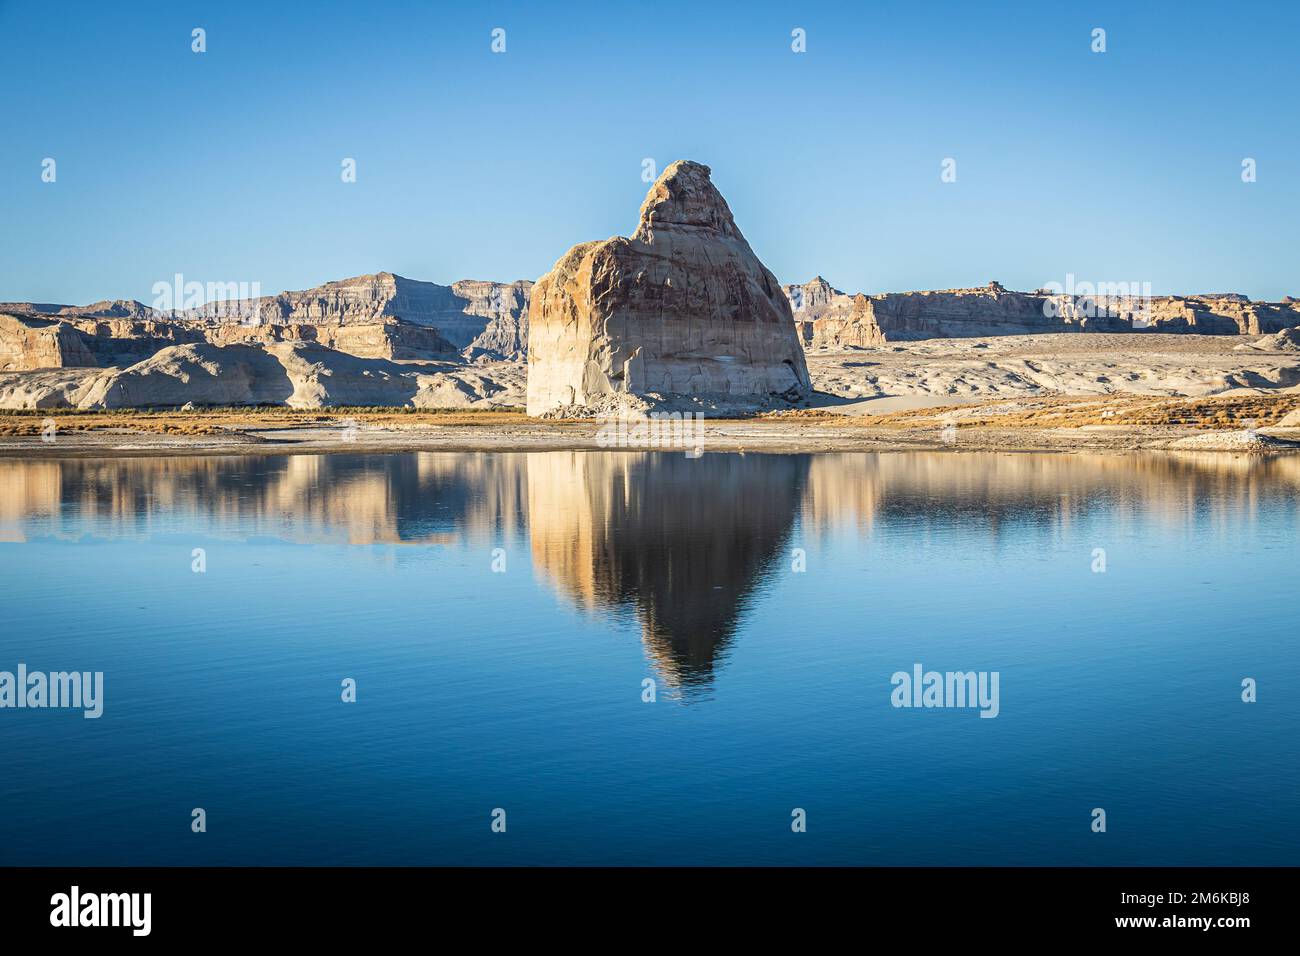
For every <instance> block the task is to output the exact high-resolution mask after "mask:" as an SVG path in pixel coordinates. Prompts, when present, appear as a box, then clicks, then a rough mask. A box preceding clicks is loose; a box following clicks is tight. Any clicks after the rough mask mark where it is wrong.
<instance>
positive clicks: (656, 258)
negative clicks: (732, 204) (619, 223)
mask: <svg viewBox="0 0 1300 956" xmlns="http://www.w3.org/2000/svg"><path fill="white" fill-rule="evenodd" d="M709 174H710V171H709V168H708V167H707V166H702V165H700V164H699V163H693V162H686V161H679V162H676V163H673V164H672V165H671V166H669V167H668V168H667V169H666V170H664V172H663V174H662V175H661V176H660V177H659V179H658V181H656V182H655V184H654V185H653V186H652V187H651V188H650V192H649V194H648V195H647V196H646V199H645V202H644V203H643V204H642V206H641V219H640V223H639V225H638V226H637V229H636V231H635V232H634V233H633V234H632V236H631V238H623V237H621V236H619V237H615V238H613V239H607V240H604V241H599V242H588V243H583V244H581V245H578V246H574V247H573V248H572V249H570V250H569V251H568V252H567V253H565V255H564V256H563V257H562V258H561V259H560V260H559V261H558V262H557V263H556V264H555V267H554V268H553V269H552V270H551V271H550V272H549V273H547V274H546V275H544V276H543V277H542V278H541V279H539V280H538V281H537V284H536V285H535V286H534V287H533V294H532V302H531V305H530V308H529V332H528V413H529V414H530V415H541V414H545V413H554V412H556V411H557V410H564V409H583V408H587V407H589V406H593V405H598V404H601V403H602V402H606V401H609V400H611V399H613V400H615V401H618V400H619V398H620V397H627V396H637V397H645V396H662V397H668V396H682V395H685V396H717V397H720V398H722V399H724V400H735V399H747V400H750V401H753V400H754V399H756V398H763V397H766V396H769V395H774V394H776V395H780V394H787V395H790V396H791V397H793V396H795V395H800V394H803V393H805V392H806V391H807V390H808V389H809V387H810V386H809V378H808V368H807V365H806V363H805V361H804V356H803V349H802V348H801V347H800V344H799V339H798V335H797V333H796V331H795V325H794V318H793V316H792V315H791V312H790V304H789V302H788V301H787V299H786V297H785V295H784V294H783V293H782V292H781V287H780V285H779V284H778V283H777V281H776V278H775V277H774V276H773V275H772V273H771V272H769V271H768V270H767V269H766V268H765V267H764V266H763V264H762V263H761V262H760V261H759V260H758V257H757V256H755V255H754V252H753V250H752V249H750V247H749V243H748V242H746V241H745V237H744V236H743V235H741V232H740V230H739V229H738V228H737V227H736V223H735V221H734V220H733V219H732V216H731V210H730V209H729V208H728V207H727V203H726V201H725V200H724V199H723V198H722V195H721V194H720V193H719V192H718V190H717V189H716V188H715V187H714V185H713V183H712V182H711V180H710V178H709Z"/></svg>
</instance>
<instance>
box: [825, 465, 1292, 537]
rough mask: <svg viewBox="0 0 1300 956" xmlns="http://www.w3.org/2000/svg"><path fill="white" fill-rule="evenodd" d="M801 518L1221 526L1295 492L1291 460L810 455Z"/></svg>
mask: <svg viewBox="0 0 1300 956" xmlns="http://www.w3.org/2000/svg"><path fill="white" fill-rule="evenodd" d="M807 489H808V490H807V494H806V495H805V496H804V500H803V510H802V519H803V523H804V527H805V528H806V529H808V530H810V531H815V530H818V529H828V528H835V527H839V526H842V525H845V524H852V525H855V526H857V527H858V528H859V529H860V530H861V531H864V532H869V531H871V530H872V529H873V528H875V527H880V526H883V527H886V528H889V529H892V530H898V529H900V528H904V527H906V528H910V529H913V530H916V531H918V532H920V531H922V530H924V529H927V528H933V527H937V526H941V525H946V526H950V527H951V526H957V527H966V528H970V529H978V530H979V531H981V532H985V533H988V534H990V535H996V534H998V533H999V531H1000V530H1002V529H1003V527H1004V526H1006V525H1007V524H1009V523H1012V522H1014V523H1017V524H1019V525H1038V526H1044V525H1046V526H1053V527H1060V528H1064V527H1068V526H1069V524H1070V522H1071V521H1073V520H1076V519H1079V518H1082V517H1084V516H1086V515H1087V514H1089V513H1090V512H1092V511H1095V510H1097V509H1100V508H1109V509H1114V510H1115V511H1117V512H1118V513H1120V514H1125V513H1132V514H1134V515H1136V514H1138V513H1139V512H1140V513H1142V514H1144V515H1147V516H1149V517H1150V518H1151V520H1153V521H1156V522H1161V523H1164V524H1166V525H1178V524H1183V523H1186V522H1188V521H1189V520H1191V519H1193V518H1195V519H1199V520H1226V519H1228V518H1229V517H1235V516H1239V515H1241V514H1242V513H1245V512H1249V511H1251V510H1253V508H1254V507H1255V506H1256V504H1258V502H1259V500H1260V499H1261V498H1262V497H1265V496H1267V495H1269V494H1275V495H1276V494H1290V495H1295V494H1296V493H1297V492H1300V457H1297V456H1286V457H1259V456H1251V455H1226V454H1216V453H1199V454H1196V453H1186V454H1169V453H1166V452H1152V453H1133V454H1112V455H1063V454H1020V453H1017V454H954V453H952V452H916V453H908V454H897V453H891V454H857V453H853V454H831V455H816V456H813V458H812V466H811V468H810V471H809V474H808V486H807Z"/></svg>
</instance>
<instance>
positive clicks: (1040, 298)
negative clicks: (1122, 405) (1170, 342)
mask: <svg viewBox="0 0 1300 956" xmlns="http://www.w3.org/2000/svg"><path fill="white" fill-rule="evenodd" d="M784 291H785V294H786V296H787V297H788V298H789V300H790V305H791V308H792V309H793V310H794V316H795V321H796V323H798V325H799V329H800V338H801V340H802V341H803V343H804V346H805V347H806V348H810V349H819V348H829V349H841V348H862V347H867V346H873V345H881V344H884V343H886V342H906V341H917V340H920V339H940V338H970V337H974V338H986V337H988V336H993V335H1033V334H1041V333H1045V332H1129V331H1133V330H1135V329H1137V330H1142V329H1146V330H1150V331H1153V332H1187V333H1196V334H1200V335H1261V334H1265V333H1271V332H1278V331H1280V330H1281V329H1284V328H1289V327H1293V326H1297V325H1300V303H1297V302H1293V301H1289V300H1284V301H1282V302H1253V301H1251V300H1250V299H1248V298H1246V297H1245V296H1243V295H1239V294H1236V293H1223V294H1216V295H1201V296H1153V297H1150V298H1146V299H1143V298H1139V297H1136V296H1110V295H1094V296H1085V295H1072V294H1061V293H1051V292H1046V291H1042V290H1040V291H1037V292H1013V291H1010V290H1008V289H1005V288H1003V287H1002V286H1001V285H1000V284H999V283H997V282H990V283H989V284H988V285H987V286H985V287H983V288H978V289H947V290H942V291H934V292H887V293H882V294H878V295H845V294H844V293H843V292H840V291H838V290H837V289H835V288H833V287H832V286H831V285H830V283H828V282H827V281H826V280H825V279H823V278H822V277H821V276H818V277H817V278H815V279H813V280H812V281H811V282H807V283H805V284H803V285H788V286H785V287H784Z"/></svg>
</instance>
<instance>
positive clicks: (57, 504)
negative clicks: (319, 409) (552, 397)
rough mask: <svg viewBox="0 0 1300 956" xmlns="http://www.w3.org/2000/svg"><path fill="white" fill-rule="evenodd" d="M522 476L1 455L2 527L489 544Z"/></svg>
mask: <svg viewBox="0 0 1300 956" xmlns="http://www.w3.org/2000/svg"><path fill="white" fill-rule="evenodd" d="M524 480H525V470H524V467H523V456H519V455H489V454H454V453H428V454H413V455H284V456H226V455H223V456H209V457H195V458H183V457H166V458H109V459H101V460H95V459H67V460H63V461H33V462H23V461H17V460H9V459H0V529H2V528H9V529H10V530H16V531H20V532H22V533H23V534H24V535H25V536H28V537H30V536H41V535H50V536H60V535H63V534H73V533H79V532H80V531H82V530H85V526H86V524H87V523H89V525H90V529H91V530H92V531H93V532H94V533H95V534H99V535H104V536H110V537H123V536H127V537H129V536H137V535H138V536H145V535H148V534H150V533H151V532H155V531H159V530H165V529H167V528H168V527H170V526H174V524H175V522H177V521H184V520H189V521H202V522H204V523H206V525H207V526H208V528H209V529H210V533H211V534H213V535H215V536H218V537H236V538H244V537H253V536H258V535H274V536H276V537H279V538H281V539H284V540H288V541H299V542H310V543H349V544H426V545H427V544H441V543H450V542H453V541H463V540H466V539H474V540H477V541H481V542H486V541H488V540H499V539H500V538H503V537H514V536H517V535H519V534H521V533H522V531H523V528H524V523H525V513H524V510H523V508H524V495H525V493H526V490H525V488H524Z"/></svg>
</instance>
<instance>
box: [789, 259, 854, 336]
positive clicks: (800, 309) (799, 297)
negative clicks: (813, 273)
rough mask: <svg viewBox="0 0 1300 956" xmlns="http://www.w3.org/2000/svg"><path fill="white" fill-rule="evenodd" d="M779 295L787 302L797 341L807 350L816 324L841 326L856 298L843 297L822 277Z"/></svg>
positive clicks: (792, 286) (790, 286)
mask: <svg viewBox="0 0 1300 956" xmlns="http://www.w3.org/2000/svg"><path fill="white" fill-rule="evenodd" d="M781 291H782V292H784V293H785V297H786V298H787V299H789V300H790V310H791V311H792V312H793V313H794V322H795V326H796V328H798V330H799V340H800V341H801V342H802V343H803V344H804V346H805V347H808V348H810V347H812V344H813V339H814V337H815V336H816V332H817V323H818V322H825V321H827V320H829V321H830V322H832V323H834V322H842V321H845V320H847V319H848V318H849V316H850V315H851V313H852V311H853V300H854V298H855V296H851V295H845V294H844V293H843V292H841V291H840V290H839V289H836V288H834V287H833V286H832V285H831V284H830V283H829V282H827V281H826V280H825V279H823V278H822V277H821V276H817V277H816V278H815V279H813V280H812V281H811V282H805V283H804V284H803V285H787V286H782V287H781Z"/></svg>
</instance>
